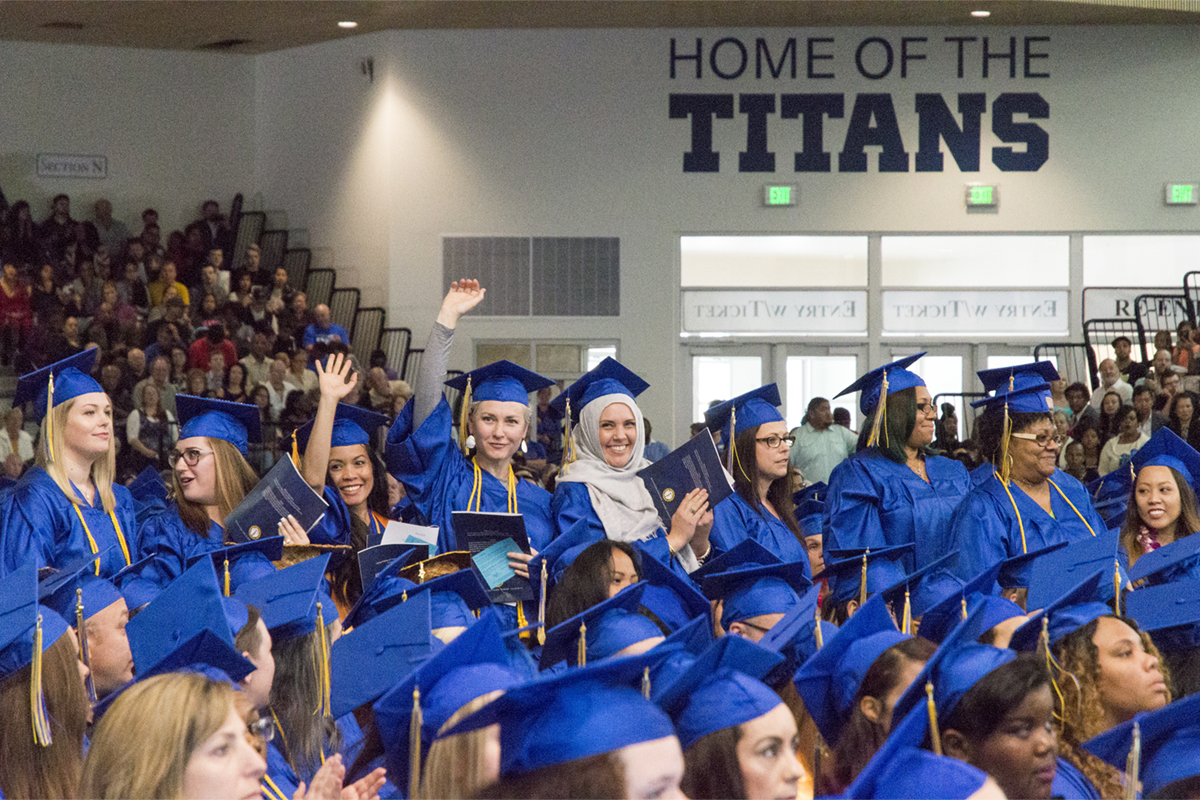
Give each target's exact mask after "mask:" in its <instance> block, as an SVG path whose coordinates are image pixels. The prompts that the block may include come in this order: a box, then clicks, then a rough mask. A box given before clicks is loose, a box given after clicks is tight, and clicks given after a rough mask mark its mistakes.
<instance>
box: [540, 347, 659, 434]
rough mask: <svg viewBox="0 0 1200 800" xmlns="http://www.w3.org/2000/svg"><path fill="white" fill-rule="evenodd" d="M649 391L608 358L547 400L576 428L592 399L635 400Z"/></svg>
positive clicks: (630, 371)
mask: <svg viewBox="0 0 1200 800" xmlns="http://www.w3.org/2000/svg"><path fill="white" fill-rule="evenodd" d="M649 388H650V384H648V383H646V382H645V381H644V380H642V379H641V378H640V377H638V376H637V374H636V373H634V372H633V371H632V370H630V369H629V368H628V367H626V366H625V365H624V364H622V363H621V362H620V361H617V360H616V359H615V358H613V357H611V356H609V357H608V358H605V359H604V360H603V361H601V362H600V363H599V364H597V365H596V366H595V367H593V368H592V369H591V370H590V371H588V372H587V373H586V374H585V375H584V376H583V377H581V378H580V379H579V380H577V381H575V382H574V383H572V384H571V385H570V386H568V387H567V388H566V389H565V390H564V391H563V392H562V393H561V394H559V395H558V397H555V398H554V399H553V400H551V401H550V407H551V408H553V409H554V410H555V411H557V412H558V413H559V415H560V416H562V417H564V418H569V419H570V422H571V425H576V424H578V422H579V412H580V411H582V410H583V407H584V406H586V405H587V404H588V403H590V402H592V401H593V400H595V399H597V398H600V397H605V396H607V395H614V394H619V395H624V396H626V397H629V398H635V397H637V396H638V395H640V394H641V393H642V392H644V391H646V390H647V389H649Z"/></svg>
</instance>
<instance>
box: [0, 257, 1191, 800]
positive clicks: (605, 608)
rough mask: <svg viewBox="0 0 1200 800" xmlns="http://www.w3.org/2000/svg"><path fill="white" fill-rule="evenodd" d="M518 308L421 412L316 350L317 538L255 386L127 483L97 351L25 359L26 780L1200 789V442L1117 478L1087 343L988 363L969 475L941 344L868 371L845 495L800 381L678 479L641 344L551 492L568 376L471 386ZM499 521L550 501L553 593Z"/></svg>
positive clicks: (4, 619) (576, 404) (590, 792)
mask: <svg viewBox="0 0 1200 800" xmlns="http://www.w3.org/2000/svg"><path fill="white" fill-rule="evenodd" d="M484 293H485V290H484V289H483V288H482V287H480V286H479V285H478V283H477V282H475V281H473V280H461V281H457V282H455V283H453V284H452V286H451V288H450V290H449V292H448V293H447V295H446V298H445V300H444V301H443V304H442V306H441V308H440V309H439V311H438V316H437V319H436V322H435V324H434V327H433V330H432V333H431V334H430V339H429V342H428V344H427V346H426V351H425V356H424V359H423V361H422V364H421V368H420V369H421V372H420V374H419V375H418V376H417V380H416V382H415V392H416V393H415V395H414V396H413V397H412V399H411V400H410V401H408V403H407V404H406V405H405V406H404V408H403V410H402V411H401V412H400V413H399V414H398V415H397V416H396V418H395V420H394V421H393V422H390V423H389V420H388V418H387V417H386V416H383V415H380V414H376V413H373V412H371V411H369V410H366V409H363V408H361V407H358V406H355V405H351V404H347V403H345V402H343V401H344V400H345V399H346V398H347V397H348V396H350V395H352V393H354V392H355V391H356V389H357V386H358V382H359V380H360V376H359V375H358V373H357V372H356V371H355V369H354V366H353V364H352V363H351V360H350V359H348V358H345V357H343V356H342V355H341V354H333V355H331V356H329V357H328V358H325V359H321V360H318V361H317V362H316V363H315V365H314V367H315V376H316V387H317V388H316V391H317V393H318V394H319V398H320V399H319V401H318V402H317V404H316V410H315V412H314V414H313V416H312V418H311V419H310V420H309V421H308V423H307V424H305V425H304V426H302V427H300V428H299V429H298V430H296V431H295V432H294V433H293V434H292V436H291V441H288V442H287V443H285V446H284V447H283V451H284V453H285V455H284V456H283V458H285V459H287V458H290V459H291V460H292V462H293V463H294V465H295V467H296V473H297V474H298V475H299V476H300V477H299V478H298V480H302V481H303V483H305V484H307V485H308V487H309V489H311V492H312V493H313V494H315V495H319V496H320V497H321V498H322V499H323V500H324V502H325V503H326V504H327V505H326V509H325V513H324V515H323V516H321V517H320V519H319V520H318V521H317V522H316V523H314V524H311V525H308V524H301V523H300V521H299V520H298V519H297V518H296V517H294V516H292V515H290V514H289V515H286V516H283V517H282V518H281V519H279V520H278V527H277V530H265V531H260V530H257V529H252V532H251V533H250V534H249V535H245V536H242V535H241V534H240V531H241V529H240V528H239V527H238V526H236V525H233V524H232V523H230V520H231V519H232V518H233V516H234V511H235V510H236V509H238V507H239V506H240V505H242V504H243V501H246V500H247V498H248V497H250V498H251V499H253V498H254V497H255V495H256V493H255V488H256V486H257V484H258V483H259V481H260V478H259V475H258V473H257V472H256V471H255V470H254V469H252V468H251V466H250V464H249V463H247V460H246V456H247V455H248V454H249V453H250V452H251V447H252V446H253V445H254V444H255V443H256V442H260V441H261V439H262V435H263V432H262V426H261V417H260V415H259V414H258V412H257V409H255V408H254V406H251V405H246V404H240V403H233V402H227V401H224V400H221V399H216V398H211V397H210V398H204V397H194V396H190V395H187V394H179V395H178V396H177V397H176V398H175V399H176V407H177V411H178V421H179V427H180V430H179V435H178V441H177V442H176V443H175V445H174V449H173V450H172V451H171V452H170V453H169V454H167V458H166V463H167V466H168V470H166V471H165V473H166V474H165V475H159V474H157V473H155V472H154V470H153V469H150V470H148V471H147V472H145V473H143V474H142V475H140V476H138V478H137V479H136V480H135V481H133V482H132V483H131V484H130V485H129V486H125V485H122V484H121V483H119V482H118V481H116V480H115V475H116V470H115V453H114V449H115V438H114V433H113V418H112V402H111V400H110V399H109V397H108V395H107V394H106V393H105V391H104V390H103V388H102V387H101V385H100V384H99V383H97V382H96V380H95V379H94V378H92V377H91V375H90V372H91V367H92V364H91V363H90V362H91V361H92V360H94V358H95V355H94V352H93V351H84V352H83V353H80V354H78V355H75V356H71V357H70V358H68V359H66V360H65V361H61V362H56V363H54V364H51V365H50V366H48V367H44V368H42V369H40V370H36V371H34V372H31V373H29V374H27V375H25V376H23V377H22V378H21V380H20V382H19V384H18V389H17V394H16V397H14V405H15V406H18V407H21V406H24V407H25V408H27V409H28V414H29V415H30V418H31V419H32V420H35V421H36V422H37V423H38V424H39V425H40V436H39V438H38V440H37V441H36V443H35V445H34V447H35V451H36V466H34V467H32V468H31V469H29V470H28V471H26V472H25V474H24V475H22V476H21V478H20V479H19V480H17V481H15V482H13V483H11V484H10V485H8V486H6V487H4V488H3V490H2V496H0V526H2V527H0V749H2V750H3V752H4V753H5V758H4V759H0V791H2V792H3V795H4V796H6V797H20V798H25V797H52V798H93V797H95V798H100V797H104V798H108V797H111V798H142V797H145V798H160V797H161V798H166V797H186V798H213V797H222V798H224V797H239V798H250V797H266V798H269V799H270V800H287V799H288V798H346V800H351V799H358V798H374V797H408V798H413V799H414V800H415V799H416V798H447V797H453V798H467V797H481V798H518V797H520V798H591V797H595V798H668V797H681V796H688V797H696V798H796V797H815V796H842V797H852V798H915V797H935V798H968V797H979V798H985V797H986V798H997V797H1004V796H1007V797H1012V798H1017V797H1019V798H1049V797H1052V796H1054V797H1064V798H1100V797H1105V798H1109V797H1130V798H1133V797H1137V796H1139V795H1142V796H1145V797H1200V757H1198V756H1197V754H1198V753H1200V749H1197V747H1196V743H1197V739H1200V715H1198V714H1197V712H1198V711H1200V699H1198V698H1197V695H1195V694H1193V693H1194V692H1196V690H1197V688H1198V687H1200V675H1198V673H1197V666H1196V657H1195V654H1196V652H1197V648H1198V647H1200V638H1198V637H1197V633H1198V632H1200V573H1198V572H1197V569H1198V565H1200V537H1192V536H1191V534H1192V533H1194V532H1195V531H1196V530H1197V529H1200V507H1198V505H1197V500H1196V482H1197V481H1200V453H1197V451H1196V450H1194V449H1193V448H1192V447H1191V446H1190V445H1188V443H1187V442H1186V441H1184V440H1182V439H1181V438H1179V437H1178V436H1177V435H1175V434H1174V433H1172V431H1171V430H1170V429H1169V428H1167V427H1163V428H1161V429H1160V430H1158V431H1157V432H1156V433H1155V434H1154V435H1153V436H1152V437H1150V438H1149V440H1148V441H1147V442H1145V443H1144V444H1142V445H1141V447H1140V448H1139V449H1138V450H1137V451H1136V452H1135V453H1133V454H1132V456H1131V457H1130V458H1129V459H1128V460H1127V461H1126V462H1125V463H1124V464H1123V465H1122V466H1121V468H1119V469H1116V470H1113V471H1112V472H1110V473H1108V474H1107V475H1105V476H1104V477H1103V478H1099V479H1097V480H1095V481H1094V482H1093V483H1091V484H1087V485H1085V484H1084V483H1082V482H1080V481H1079V480H1077V479H1076V478H1073V477H1072V476H1070V475H1068V474H1067V473H1066V472H1064V471H1063V470H1061V469H1060V468H1059V454H1060V449H1061V447H1062V444H1063V439H1064V436H1063V434H1062V433H1061V432H1060V430H1059V429H1058V428H1057V427H1056V425H1055V422H1054V419H1053V416H1052V411H1053V408H1054V399H1053V395H1052V391H1051V385H1050V384H1051V382H1052V381H1058V380H1059V376H1058V374H1057V372H1056V371H1055V369H1054V367H1053V366H1052V365H1051V364H1049V363H1047V362H1035V363H1033V364H1028V365H1023V366H1018V367H1011V368H1005V369H1000V370H987V371H984V372H981V373H980V374H979V378H980V381H981V382H982V384H983V387H984V389H985V390H986V392H987V395H986V397H984V399H982V400H980V401H978V403H977V404H976V405H977V406H978V407H979V409H980V415H979V422H978V429H977V434H976V435H977V440H978V444H979V447H980V451H981V453H982V454H983V455H984V456H985V458H986V462H985V463H984V465H983V466H980V467H978V468H976V469H974V470H971V471H968V469H967V467H966V466H964V464H963V463H962V462H961V461H958V460H954V459H951V458H947V457H946V456H944V455H941V454H939V452H938V451H937V450H935V449H933V447H932V446H931V445H932V443H933V442H934V440H935V422H936V409H935V407H934V406H933V402H932V395H931V393H930V390H929V388H928V387H926V386H925V384H924V382H923V381H922V379H921V378H920V377H919V376H918V375H917V374H916V373H914V372H913V371H911V370H910V369H909V368H910V367H912V365H913V363H914V362H915V361H916V360H917V359H918V358H920V356H919V355H918V356H911V357H909V358H906V359H903V360H901V361H897V362H893V363H891V364H887V365H884V366H882V367H879V368H877V369H874V370H872V371H870V372H869V373H867V374H866V375H864V376H862V377H861V378H860V379H859V380H858V381H856V382H855V383H854V384H852V385H851V386H849V387H847V388H846V389H845V390H844V391H843V393H842V394H851V393H858V402H859V407H860V410H861V412H862V414H863V416H864V418H865V422H864V424H863V425H862V427H861V432H860V434H859V440H858V447H857V452H855V453H854V455H852V456H850V457H849V458H846V459H845V460H843V461H841V462H840V463H838V464H837V465H836V467H834V468H833V469H832V471H831V473H830V475H829V479H828V482H827V483H817V484H812V485H807V486H806V485H801V482H800V481H799V480H798V478H797V475H796V471H795V468H794V467H793V466H792V464H791V462H790V460H789V455H790V454H789V448H790V446H791V445H792V444H793V443H794V442H795V439H794V437H793V436H791V435H789V433H788V428H787V424H786V422H785V421H784V419H783V417H782V415H781V414H780V412H779V410H778V406H779V405H780V397H779V392H778V389H777V387H775V386H774V385H768V386H764V387H761V388H759V389H756V390H754V391H752V392H749V393H747V394H744V395H741V396H739V397H736V398H733V399H731V400H728V401H725V402H723V403H718V404H715V405H713V406H712V407H711V408H710V409H709V410H708V412H707V415H706V428H705V429H704V431H702V432H701V433H700V435H701V436H703V437H705V438H707V437H708V436H709V435H710V434H711V436H712V439H713V442H714V443H715V444H716V447H715V448H714V447H712V446H711V445H707V443H706V442H700V443H699V444H700V447H701V449H703V448H704V447H705V446H707V447H708V448H709V450H712V451H713V455H714V458H719V459H721V464H722V465H723V467H724V470H723V471H721V470H718V472H721V474H720V475H715V476H710V479H709V480H708V481H707V482H704V481H699V482H698V483H699V484H700V485H697V486H694V487H693V486H691V485H688V486H682V487H680V488H679V489H678V491H676V489H675V487H671V486H659V485H657V484H653V483H651V484H647V482H646V481H645V480H644V479H643V477H642V476H640V475H639V472H640V471H641V470H642V469H643V468H644V467H646V466H647V464H648V462H647V460H646V459H645V457H644V449H645V446H646V442H647V440H648V437H647V436H646V430H645V421H644V418H643V416H642V413H641V410H640V409H639V407H638V403H637V399H636V398H637V397H638V396H639V395H640V394H641V393H642V392H643V391H645V389H646V388H648V385H649V384H648V383H647V382H646V381H645V380H644V379H643V378H641V377H639V376H638V375H636V374H635V373H634V372H633V371H632V370H630V369H628V368H627V367H625V366H624V365H622V364H620V363H618V362H617V361H616V360H614V359H611V358H610V359H606V360H605V361H603V362H602V363H600V364H599V365H598V366H597V367H595V368H594V369H592V370H591V371H589V372H588V373H587V374H585V375H584V376H583V377H582V378H580V379H579V380H578V381H576V382H575V383H573V384H571V385H570V386H569V387H567V388H566V389H565V390H564V391H562V392H561V393H560V394H558V396H557V397H554V398H553V399H552V400H551V401H550V406H551V407H553V408H554V409H555V411H556V415H557V416H558V417H561V419H562V420H563V425H564V431H563V434H564V438H563V447H562V468H561V471H560V472H559V474H558V478H557V482H556V485H555V488H554V491H553V493H550V492H549V491H547V490H546V489H545V488H543V487H542V486H539V485H538V484H537V483H535V482H533V481H531V480H528V479H525V478H523V477H519V476H518V471H517V470H515V469H514V463H516V464H517V466H518V467H519V466H520V461H521V459H520V456H519V453H521V452H522V451H523V449H524V448H525V447H526V444H525V443H526V442H527V441H528V440H531V439H535V438H536V436H537V433H538V427H537V423H536V422H535V421H534V413H535V408H536V405H537V404H536V403H535V404H533V405H531V403H530V396H531V395H534V394H536V393H538V392H541V391H544V390H545V389H547V388H549V387H551V386H552V384H553V382H552V381H550V380H549V379H546V378H544V377H542V376H540V375H537V374H536V373H533V372H531V371H529V370H526V369H524V368H522V367H519V366H517V365H515V364H511V363H509V362H498V363H495V364H490V365H485V366H482V367H480V368H479V369H476V370H474V371H472V372H470V373H467V374H465V375H462V376H459V377H457V378H455V379H453V380H452V381H450V382H448V383H449V385H450V386H451V388H454V389H456V390H458V392H459V393H460V395H459V396H460V397H461V403H460V405H461V409H459V410H458V412H457V413H456V410H455V409H453V408H452V407H451V405H450V403H449V402H448V401H447V399H446V397H445V395H444V394H443V391H442V379H443V378H444V376H445V372H446V365H447V363H448V359H449V353H450V349H451V346H452V344H453V338H454V333H455V329H456V327H457V325H458V323H459V321H460V320H461V318H462V317H463V315H465V314H467V313H468V312H470V311H471V309H473V308H474V307H475V306H476V305H478V303H479V302H480V301H481V300H482V299H483V296H484ZM705 431H706V432H705ZM668 458H670V457H669V456H668ZM684 471H685V472H686V470H684ZM264 480H266V479H264ZM389 480H391V481H394V482H396V483H398V484H399V485H400V486H402V487H403V490H404V491H403V497H402V498H400V501H399V502H398V503H397V502H392V501H393V500H394V499H395V495H393V496H392V498H389V493H388V489H387V486H388V481H389ZM648 486H649V487H651V488H648ZM301 488H303V487H301ZM651 490H653V491H654V492H655V494H657V495H658V496H657V497H654V496H652V495H651ZM270 491H273V489H272V490H268V493H267V494H268V495H269V492H270ZM305 491H308V490H307V489H306V490H305ZM264 502H270V501H264ZM280 507H282V506H280ZM463 512H467V513H470V512H475V513H493V514H501V515H516V516H519V517H520V521H521V523H522V525H523V528H524V531H525V533H526V535H527V538H528V542H529V550H528V552H526V551H524V550H523V549H520V548H518V549H515V550H514V551H513V552H508V553H506V554H505V556H502V557H501V560H503V558H505V557H506V558H507V559H508V562H507V570H508V571H507V572H506V576H508V579H509V580H514V579H525V580H527V582H528V590H529V591H528V593H527V594H525V595H523V596H519V597H516V598H515V599H512V601H511V602H506V601H505V600H507V599H509V597H508V595H498V594H497V587H498V586H500V584H498V583H495V582H494V581H493V580H492V577H491V576H492V572H493V571H494V567H495V565H494V564H493V565H490V566H489V567H488V569H487V572H486V574H485V571H484V569H483V568H482V566H481V562H480V561H479V560H478V559H477V558H475V557H473V556H472V553H471V552H469V550H465V549H464V547H463V540H462V538H461V537H460V536H459V535H458V532H456V529H455V528H456V522H458V523H460V524H462V520H464V519H466V518H465V517H463V516H461V515H462V513H463ZM456 515H458V516H456ZM393 521H402V522H405V523H410V524H414V525H417V526H425V527H426V528H427V529H428V528H435V529H436V533H435V534H434V535H433V536H432V537H431V538H430V540H429V542H431V543H425V544H418V543H400V542H399V541H398V540H397V539H396V538H395V537H394V536H393V535H392V533H390V532H389V526H390V523H392V522H393ZM227 523H230V524H227ZM393 530H395V528H394V526H393ZM480 558H482V555H480ZM516 582H517V583H518V584H520V583H522V582H521V581H520V580H517V581H516ZM504 585H505V586H508V585H510V584H508V583H505V584H504Z"/></svg>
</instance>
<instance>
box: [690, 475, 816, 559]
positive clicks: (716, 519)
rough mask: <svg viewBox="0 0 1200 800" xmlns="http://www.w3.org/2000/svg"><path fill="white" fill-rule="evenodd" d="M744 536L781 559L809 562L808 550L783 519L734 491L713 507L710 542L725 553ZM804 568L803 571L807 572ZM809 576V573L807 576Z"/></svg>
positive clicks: (742, 540) (742, 539)
mask: <svg viewBox="0 0 1200 800" xmlns="http://www.w3.org/2000/svg"><path fill="white" fill-rule="evenodd" d="M746 539H753V540H754V541H756V542H758V543H759V544H761V545H762V546H763V547H765V548H767V549H768V550H770V551H771V552H772V553H774V554H775V556H776V557H778V558H779V560H780V561H785V562H788V561H801V562H803V563H805V564H808V551H807V550H806V549H805V547H804V544H803V542H801V541H800V540H799V539H797V538H796V534H794V533H792V531H791V529H789V528H788V526H787V525H785V524H783V521H782V520H781V519H779V518H778V517H776V516H775V515H774V514H772V513H771V512H770V511H767V510H766V509H765V508H764V509H763V510H762V511H761V512H759V511H755V510H754V509H753V508H751V507H750V504H749V503H747V502H746V501H745V500H743V499H742V496H741V495H739V494H737V493H734V494H732V495H730V496H729V497H726V498H725V499H724V500H722V501H721V502H720V503H717V507H716V508H714V509H713V527H712V534H710V536H709V541H711V542H712V543H713V547H714V548H716V549H717V550H718V551H720V552H727V551H728V550H730V549H731V548H733V547H734V546H735V545H738V544H741V543H742V542H744V541H745V540H746ZM808 572H809V570H808V568H805V574H808ZM808 577H810V578H811V577H812V575H808Z"/></svg>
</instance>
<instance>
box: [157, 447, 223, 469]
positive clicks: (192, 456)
mask: <svg viewBox="0 0 1200 800" xmlns="http://www.w3.org/2000/svg"><path fill="white" fill-rule="evenodd" d="M211 453H212V450H198V449H196V448H195V447H189V448H188V449H187V450H184V451H182V452H181V451H179V450H172V451H171V452H170V453H168V454H167V463H168V464H170V465H171V466H172V467H173V466H175V465H176V464H178V463H179V459H181V458H182V459H183V463H185V464H187V465H188V466H189V467H194V466H196V465H197V464H199V463H200V459H202V458H204V457H205V456H207V455H209V454H211Z"/></svg>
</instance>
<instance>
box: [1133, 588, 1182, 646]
mask: <svg viewBox="0 0 1200 800" xmlns="http://www.w3.org/2000/svg"><path fill="white" fill-rule="evenodd" d="M1125 613H1126V614H1128V615H1129V616H1130V617H1132V618H1133V619H1135V620H1137V623H1138V627H1139V628H1141V629H1142V630H1143V631H1146V632H1147V633H1149V634H1150V637H1151V638H1152V639H1153V640H1154V643H1155V645H1157V647H1158V649H1159V650H1162V651H1164V652H1172V653H1174V652H1179V651H1184V650H1190V649H1192V648H1195V647H1200V578H1184V579H1182V580H1175V581H1171V582H1170V583H1165V584H1162V585H1160V586H1146V587H1143V588H1141V589H1136V590H1134V591H1132V592H1130V593H1129V595H1128V596H1127V597H1126V599H1125Z"/></svg>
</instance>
